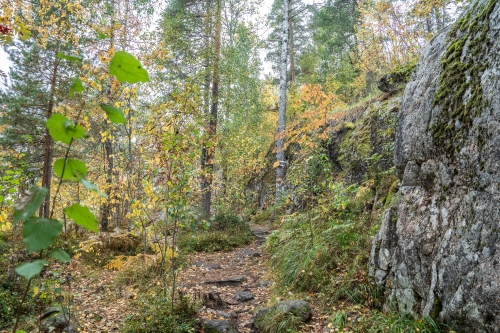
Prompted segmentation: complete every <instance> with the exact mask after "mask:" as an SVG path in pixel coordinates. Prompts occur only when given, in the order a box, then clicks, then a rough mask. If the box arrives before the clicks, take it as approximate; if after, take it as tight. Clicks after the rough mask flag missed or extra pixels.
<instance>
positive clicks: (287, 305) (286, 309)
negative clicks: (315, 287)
mask: <svg viewBox="0 0 500 333" xmlns="http://www.w3.org/2000/svg"><path fill="white" fill-rule="evenodd" d="M275 309H276V311H278V312H282V313H293V314H294V315H296V316H298V317H299V318H300V320H302V321H303V322H306V321H308V320H310V319H311V318H312V311H311V307H310V306H309V304H308V303H307V302H306V301H301V300H292V301H284V302H281V303H278V304H277V305H276V307H275Z"/></svg>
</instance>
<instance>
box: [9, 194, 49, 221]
mask: <svg viewBox="0 0 500 333" xmlns="http://www.w3.org/2000/svg"><path fill="white" fill-rule="evenodd" d="M47 193H49V190H48V189H46V188H45V187H37V186H34V187H32V188H30V190H29V191H28V192H27V193H26V194H25V195H24V196H22V197H21V198H20V199H19V200H17V201H16V203H15V205H14V223H17V222H19V221H21V220H26V219H28V218H30V217H32V216H33V215H34V214H35V213H36V212H37V211H38V208H40V206H41V205H42V204H43V202H44V200H45V197H46V196H47Z"/></svg>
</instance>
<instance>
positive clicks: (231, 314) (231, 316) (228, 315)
mask: <svg viewBox="0 0 500 333" xmlns="http://www.w3.org/2000/svg"><path fill="white" fill-rule="evenodd" d="M217 315H218V316H219V317H223V318H226V319H229V320H231V319H236V318H238V313H237V312H236V311H231V312H224V311H217Z"/></svg>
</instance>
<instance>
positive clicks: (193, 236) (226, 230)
mask: <svg viewBox="0 0 500 333" xmlns="http://www.w3.org/2000/svg"><path fill="white" fill-rule="evenodd" d="M253 239H254V235H253V233H252V230H251V229H250V225H249V224H248V222H246V221H243V220H241V219H240V218H239V217H237V216H235V215H232V214H218V215H216V216H215V217H214V220H213V222H212V225H211V227H210V229H209V230H197V231H195V232H184V233H182V234H181V235H180V237H179V240H178V247H179V249H181V251H185V252H190V251H196V252H228V251H231V250H232V249H234V248H237V247H241V246H244V245H247V244H250V243H251V242H252V241H253Z"/></svg>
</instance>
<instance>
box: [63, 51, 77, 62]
mask: <svg viewBox="0 0 500 333" xmlns="http://www.w3.org/2000/svg"><path fill="white" fill-rule="evenodd" d="M57 57H58V58H59V59H64V60H68V61H73V62H82V57H79V56H74V55H69V54H64V53H61V52H59V53H57Z"/></svg>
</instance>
